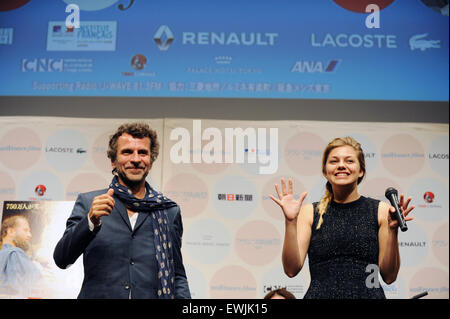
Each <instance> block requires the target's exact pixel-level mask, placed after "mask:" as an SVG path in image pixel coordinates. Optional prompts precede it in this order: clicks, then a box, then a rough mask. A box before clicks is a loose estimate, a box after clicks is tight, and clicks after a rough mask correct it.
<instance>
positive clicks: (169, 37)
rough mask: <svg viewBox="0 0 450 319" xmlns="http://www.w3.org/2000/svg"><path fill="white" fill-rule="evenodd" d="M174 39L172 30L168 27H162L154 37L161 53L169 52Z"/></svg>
mask: <svg viewBox="0 0 450 319" xmlns="http://www.w3.org/2000/svg"><path fill="white" fill-rule="evenodd" d="M174 39H175V37H174V36H173V33H172V30H170V28H169V27H168V26H166V25H162V26H160V27H159V28H158V30H157V31H156V33H155V35H154V36H153V41H155V43H156V46H157V47H158V49H159V50H160V51H167V50H168V49H169V47H170V45H171V44H172V42H173V40H174Z"/></svg>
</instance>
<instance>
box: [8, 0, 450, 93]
mask: <svg viewBox="0 0 450 319" xmlns="http://www.w3.org/2000/svg"><path fill="white" fill-rule="evenodd" d="M68 4H76V5H78V8H79V9H80V12H79V22H80V25H79V28H76V27H72V26H71V25H70V24H71V23H75V22H76V16H73V14H74V13H75V11H71V10H68V12H66V6H67V5H68ZM369 4H376V5H377V6H378V8H379V9H380V11H379V12H372V13H371V12H369V13H366V7H367V5H369ZM68 18H69V20H68V21H69V24H67V25H66V19H68ZM72 18H73V19H72ZM448 27H449V25H448V1H444V0H443V1H440V0H367V1H351V0H334V1H333V0H321V1H290V0H280V1H273V0H270V1H269V0H260V1H235V0H233V1H211V0H207V1H206V0H196V1H181V0H170V1H166V0H164V1H161V0H155V1H140V0H96V1H90V0H56V1H37V0H31V1H30V0H20V1H19V0H16V1H5V0H2V1H0V69H1V73H0V83H1V86H0V95H3V96H109V97H111V96H125V97H136V96H139V97H212V98H214V97H222V98H281V99H285V98H287V99H299V98H300V99H333V100H336V99H345V100H391V101H395V100H397V101H399V100H401V101H404V100H407V101H448V92H449V91H448V87H449V83H448V79H449V73H448V69H449V65H448V64H449V63H448V39H449V34H448Z"/></svg>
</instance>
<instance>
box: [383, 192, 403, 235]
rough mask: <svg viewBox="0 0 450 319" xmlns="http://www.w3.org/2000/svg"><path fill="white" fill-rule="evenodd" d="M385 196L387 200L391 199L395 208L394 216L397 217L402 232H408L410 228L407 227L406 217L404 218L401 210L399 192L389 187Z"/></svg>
mask: <svg viewBox="0 0 450 319" xmlns="http://www.w3.org/2000/svg"><path fill="white" fill-rule="evenodd" d="M384 196H386V198H387V199H389V201H390V202H391V205H392V206H393V207H394V208H395V213H392V214H393V215H395V219H396V220H397V221H398V226H399V227H400V229H401V230H402V231H407V230H408V226H406V221H405V217H404V216H403V213H402V211H401V210H400V202H399V201H398V192H397V190H396V189H395V188H393V187H389V188H388V189H386V192H385V193H384ZM389 213H390V212H389Z"/></svg>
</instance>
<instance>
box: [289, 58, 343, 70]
mask: <svg viewBox="0 0 450 319" xmlns="http://www.w3.org/2000/svg"><path fill="white" fill-rule="evenodd" d="M339 62H340V61H339V60H331V61H329V62H325V63H323V62H322V61H297V62H295V64H294V66H293V67H292V68H291V72H297V73H328V72H334V71H335V70H336V67H337V65H338V64H339Z"/></svg>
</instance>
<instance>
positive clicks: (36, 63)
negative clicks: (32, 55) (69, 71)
mask: <svg viewBox="0 0 450 319" xmlns="http://www.w3.org/2000/svg"><path fill="white" fill-rule="evenodd" d="M21 70H22V72H63V71H64V60H63V59H22V67H21Z"/></svg>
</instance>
